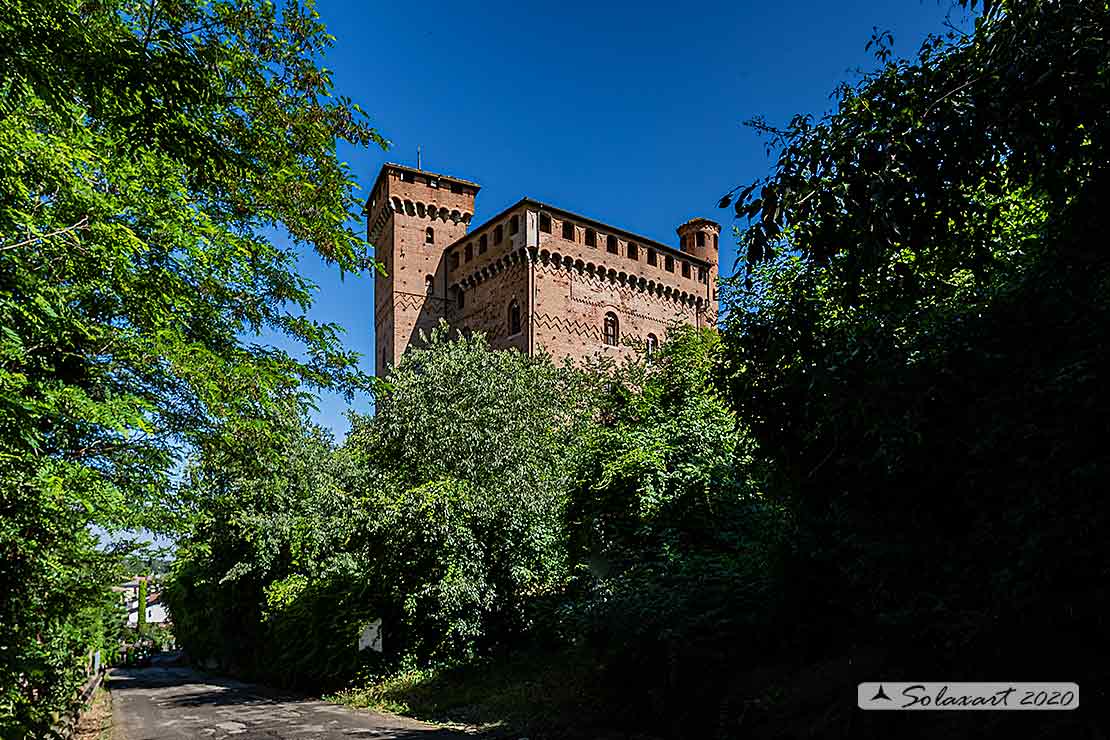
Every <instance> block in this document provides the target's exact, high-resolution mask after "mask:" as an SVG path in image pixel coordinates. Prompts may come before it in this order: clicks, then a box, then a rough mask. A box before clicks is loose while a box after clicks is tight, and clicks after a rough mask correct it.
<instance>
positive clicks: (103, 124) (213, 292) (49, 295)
mask: <svg viewBox="0 0 1110 740" xmlns="http://www.w3.org/2000/svg"><path fill="white" fill-rule="evenodd" d="M330 41H331V38H330V37H329V36H328V35H327V33H326V31H325V29H324V27H323V25H322V24H321V23H320V21H319V19H318V17H317V15H316V13H315V11H313V9H312V7H311V6H310V5H306V4H302V3H300V2H297V1H296V0H292V1H291V2H287V3H285V4H284V5H282V6H280V7H277V6H274V5H273V4H271V3H268V2H262V1H261V0H256V1H250V0H248V1H247V2H237V1H224V0H216V1H209V0H185V1H184V2H163V1H162V0H141V1H140V0H108V2H87V1H86V0H16V1H15V2H13V3H8V4H7V5H6V6H5V9H4V13H3V14H2V17H0V512H2V516H0V593H3V597H2V599H0V646H2V647H3V649H2V650H0V734H3V735H4V736H5V737H21V736H24V735H34V736H40V735H41V734H42V732H43V728H44V726H45V724H46V723H47V722H48V721H49V717H50V713H51V712H52V711H54V710H56V709H58V708H60V707H62V706H63V705H64V704H65V702H66V701H68V700H69V698H70V697H71V696H72V690H73V687H74V686H75V684H76V682H77V681H78V680H79V678H80V675H79V674H80V666H81V655H82V653H83V652H84V649H85V647H86V646H87V645H88V643H89V641H90V640H91V639H92V636H91V635H89V634H87V633H86V631H85V627H82V626H80V625H87V624H89V623H90V622H88V621H87V620H82V619H81V618H80V616H79V615H80V614H81V613H82V610H83V609H86V608H98V607H94V606H92V605H98V604H99V603H100V599H101V595H102V594H103V592H104V590H105V589H106V588H107V584H108V583H109V581H107V580H105V579H104V578H102V577H101V576H102V575H103V574H105V573H107V572H108V571H110V570H111V569H110V568H108V567H107V566H103V565H102V564H100V562H99V561H101V560H103V559H105V558H109V557H111V556H109V555H108V554H105V553H102V552H101V551H100V550H98V548H97V539H96V537H95V536H94V535H92V534H91V533H90V531H89V529H88V528H89V526H90V525H96V526H97V527H99V528H100V529H102V530H107V531H109V532H112V531H118V530H119V529H122V528H138V527H147V528H150V529H154V530H159V529H166V528H167V527H169V526H171V524H172V519H173V515H174V514H175V513H176V509H177V507H176V506H175V505H174V504H173V502H172V500H171V499H169V497H168V492H169V491H171V486H170V485H169V473H170V471H171V470H172V469H173V468H174V466H175V465H176V464H177V462H178V461H179V460H180V459H181V457H182V456H183V455H185V454H188V453H189V452H190V451H192V450H196V449H205V448H220V447H222V446H226V445H228V444H230V439H229V436H228V435H229V426H228V421H229V420H239V421H238V422H237V424H238V426H237V428H239V429H241V428H244V427H249V428H252V429H254V430H255V431H259V430H264V429H265V428H266V426H267V424H268V421H267V420H268V419H273V418H275V417H280V416H282V415H285V414H288V413H290V410H291V409H292V410H294V411H293V412H294V413H295V409H296V408H297V407H298V406H300V405H302V404H303V403H305V402H306V401H307V397H305V396H303V395H301V393H302V389H303V388H309V389H311V388H314V387H315V388H325V387H326V388H344V389H351V388H356V387H366V386H367V385H368V384H369V380H368V378H366V377H365V376H364V375H363V374H361V373H360V372H359V371H358V370H357V367H356V365H355V357H354V355H353V354H352V353H350V352H348V351H346V350H344V349H343V347H342V345H341V343H340V340H339V334H338V329H337V328H336V327H334V326H331V325H325V324H319V323H316V322H314V321H312V320H311V319H309V318H308V317H307V316H306V310H307V308H308V306H309V304H310V302H311V293H312V285H311V284H310V283H309V282H307V281H306V280H305V279H304V278H302V277H301V276H300V275H299V274H298V271H297V269H296V258H297V253H298V250H304V249H312V250H315V252H317V253H319V254H320V255H322V256H323V258H325V259H327V260H329V261H331V262H333V263H335V264H337V265H338V267H339V269H341V270H347V271H356V270H361V269H363V268H365V267H366V266H367V265H368V264H369V261H368V257H367V254H366V245H365V244H364V242H363V240H362V239H361V238H360V237H359V236H358V235H357V233H356V229H357V228H358V227H357V224H356V219H357V216H358V213H359V207H360V205H361V204H360V202H359V198H358V196H357V190H356V186H355V183H354V181H353V179H352V178H351V176H350V173H349V172H348V170H347V167H346V165H345V164H344V163H342V162H341V161H340V160H339V159H338V157H337V155H336V142H337V140H341V141H344V142H347V143H350V144H353V145H357V146H365V145H368V144H384V143H385V142H384V141H383V140H382V139H381V138H380V137H379V136H378V134H376V133H375V132H374V130H373V129H372V128H370V127H369V125H368V124H367V122H366V120H365V116H364V115H363V113H362V111H361V110H360V109H359V108H358V106H357V105H354V104H353V103H351V102H350V101H349V100H347V99H345V98H342V97H336V96H335V95H334V93H333V90H332V84H331V79H330V74H329V73H328V71H327V70H326V69H324V68H322V67H321V66H320V63H319V60H320V58H321V55H322V54H323V53H324V52H325V51H326V49H327V47H328V45H329V44H330ZM282 235H287V236H288V237H289V245H288V246H285V245H284V244H285V240H284V239H283V238H282ZM263 331H266V332H276V333H278V334H283V335H286V336H288V337H291V338H292V339H293V340H295V341H298V342H300V344H301V345H302V346H303V347H304V348H305V350H306V353H305V354H306V357H307V359H306V360H303V361H302V360H299V359H297V357H296V356H294V355H293V354H290V353H288V352H284V351H280V350H275V349H273V348H270V347H267V346H265V345H263V344H260V343H258V342H256V341H252V337H256V336H258V335H259V334H260V333H261V332H263Z"/></svg>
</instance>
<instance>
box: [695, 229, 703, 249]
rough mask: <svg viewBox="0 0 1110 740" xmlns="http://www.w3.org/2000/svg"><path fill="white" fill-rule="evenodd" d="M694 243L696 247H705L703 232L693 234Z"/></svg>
mask: <svg viewBox="0 0 1110 740" xmlns="http://www.w3.org/2000/svg"><path fill="white" fill-rule="evenodd" d="M694 241H695V242H697V245H698V246H699V247H704V246H705V232H704V231H699V232H697V233H695V234H694Z"/></svg>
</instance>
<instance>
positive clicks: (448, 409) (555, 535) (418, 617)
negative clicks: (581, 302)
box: [347, 329, 593, 660]
mask: <svg viewBox="0 0 1110 740" xmlns="http://www.w3.org/2000/svg"><path fill="white" fill-rule="evenodd" d="M585 390H586V386H585V385H584V380H583V376H582V375H581V374H580V373H578V372H577V371H575V370H573V369H564V368H559V367H557V366H556V365H555V364H554V363H553V362H552V361H551V360H550V358H548V357H546V356H540V357H528V356H526V355H524V354H522V353H519V352H513V351H492V350H490V348H489V346H488V344H487V343H486V340H485V339H484V338H483V337H482V336H476V337H470V338H467V337H462V338H457V339H454V340H450V339H448V338H447V336H446V332H445V330H444V329H440V330H438V331H436V332H434V333H433V335H432V337H431V338H430V340H429V343H428V345H427V347H425V348H417V349H410V350H409V351H408V352H407V353H406V354H405V356H404V357H403V358H402V359H401V361H400V362H399V363H398V364H397V366H396V367H395V368H394V369H393V371H392V372H391V374H390V377H389V387H388V388H387V389H385V390H383V392H381V393H379V394H378V395H377V396H376V398H377V404H376V405H377V413H376V415H375V416H374V417H372V418H361V419H356V420H355V424H354V426H353V429H352V432H351V437H350V440H349V442H348V445H347V446H348V452H349V454H350V455H351V459H352V465H353V470H354V471H355V478H354V479H353V480H351V481H350V483H349V484H348V490H350V491H352V492H354V493H356V495H358V496H359V497H360V498H361V500H362V502H361V505H362V506H363V507H364V508H365V510H366V512H367V516H368V518H367V523H368V525H369V527H368V529H367V530H366V531H365V532H364V533H363V534H362V535H361V536H362V537H364V538H365V540H364V541H365V549H364V550H362V553H363V557H365V558H366V562H367V564H368V569H369V570H370V572H371V573H372V574H373V577H374V583H375V586H376V588H377V590H378V591H377V592H378V594H379V595H380V598H381V602H380V609H381V613H380V616H381V617H382V618H383V619H384V620H385V623H386V628H387V631H386V637H387V639H391V640H392V641H393V642H394V648H393V649H395V650H397V651H398V652H408V653H411V654H413V655H415V656H416V657H418V658H421V659H424V660H428V659H434V658H439V659H458V658H460V657H465V656H467V655H470V654H473V652H474V651H475V650H478V649H481V648H483V647H489V646H490V645H492V644H495V643H497V642H498V641H502V640H506V639H508V638H509V637H511V636H513V635H518V634H520V633H521V632H522V631H524V630H526V629H528V628H529V626H530V625H531V624H532V620H533V619H534V618H535V616H536V615H535V612H534V611H533V610H532V608H531V607H532V606H533V605H534V604H535V603H537V602H538V601H539V600H541V599H542V598H543V597H544V596H551V595H552V594H554V593H556V592H557V590H558V589H559V588H560V587H561V585H562V584H563V583H564V582H565V578H566V575H567V561H566V541H565V530H564V527H563V515H564V511H565V507H566V504H567V495H568V491H569V487H570V484H571V481H572V479H573V475H574V470H575V466H576V465H577V460H578V454H579V448H580V445H581V441H582V439H583V432H584V430H585V429H586V428H588V426H589V425H590V423H591V420H592V408H593V398H592V397H591V395H590V394H588V393H586V392H585Z"/></svg>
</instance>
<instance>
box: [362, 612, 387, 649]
mask: <svg viewBox="0 0 1110 740" xmlns="http://www.w3.org/2000/svg"><path fill="white" fill-rule="evenodd" d="M366 648H370V649H371V650H373V651H374V652H376V653H380V652H381V651H382V620H380V619H375V620H374V621H373V622H370V623H369V624H367V625H366V626H365V627H363V628H362V634H361V635H359V636H358V650H359V652H360V653H361V652H362V651H363V650H365V649H366Z"/></svg>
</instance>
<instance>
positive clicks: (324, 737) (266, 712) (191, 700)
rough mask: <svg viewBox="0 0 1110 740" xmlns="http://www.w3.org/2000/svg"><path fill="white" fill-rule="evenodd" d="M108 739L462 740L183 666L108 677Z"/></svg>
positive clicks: (407, 722)
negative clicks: (110, 729) (110, 726)
mask: <svg viewBox="0 0 1110 740" xmlns="http://www.w3.org/2000/svg"><path fill="white" fill-rule="evenodd" d="M109 686H110V688H111V691H112V710H113V712H112V713H113V722H114V725H115V734H114V735H113V740H185V739H186V738H187V739H188V740H194V738H204V739H206V740H221V738H233V739H234V740H263V739H265V740H309V738H311V740H346V739H347V738H377V740H461V739H462V738H467V737H471V736H468V735H464V734H462V733H457V732H450V731H447V730H441V729H438V728H436V727H432V726H430V725H425V724H422V723H420V722H416V721H413V720H409V719H404V718H401V717H390V716H385V715H381V714H374V713H371V712H364V711H357V710H352V709H348V708H346V707H341V706H337V705H334V704H328V703H326V702H322V701H314V700H311V699H303V698H298V697H295V696H290V695H288V694H281V693H279V692H276V691H273V690H271V689H267V688H265V687H262V686H256V685H254V684H247V683H242V682H239V681H233V680H230V679H222V678H213V677H211V676H205V675H203V674H200V673H197V672H196V671H193V670H190V669H188V668H177V667H174V668H157V667H155V668H127V669H116V670H114V671H112V674H111V679H110V680H109Z"/></svg>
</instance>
